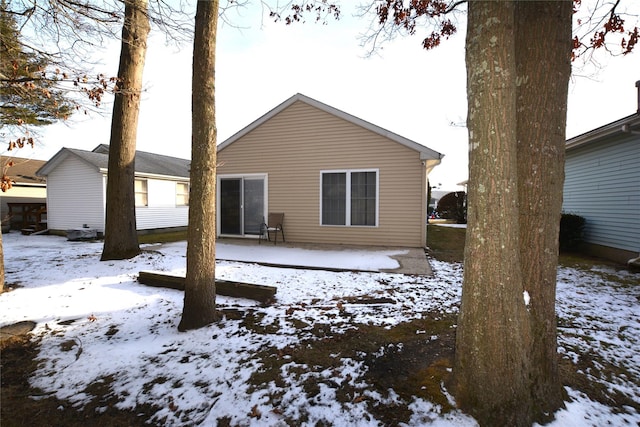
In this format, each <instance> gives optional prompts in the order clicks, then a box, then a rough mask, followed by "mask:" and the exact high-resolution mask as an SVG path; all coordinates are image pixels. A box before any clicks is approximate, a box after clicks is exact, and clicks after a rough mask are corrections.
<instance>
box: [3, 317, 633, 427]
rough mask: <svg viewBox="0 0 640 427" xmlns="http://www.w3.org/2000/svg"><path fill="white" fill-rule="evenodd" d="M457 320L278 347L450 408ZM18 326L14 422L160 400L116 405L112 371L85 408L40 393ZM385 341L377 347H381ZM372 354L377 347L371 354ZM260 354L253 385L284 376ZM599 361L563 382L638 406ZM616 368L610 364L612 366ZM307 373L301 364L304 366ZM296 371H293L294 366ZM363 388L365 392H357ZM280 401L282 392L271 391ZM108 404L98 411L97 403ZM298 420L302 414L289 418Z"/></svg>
mask: <svg viewBox="0 0 640 427" xmlns="http://www.w3.org/2000/svg"><path fill="white" fill-rule="evenodd" d="M238 316H242V317H243V318H242V321H243V323H244V324H245V325H248V326H250V325H251V324H252V323H257V322H256V320H257V319H252V318H251V315H250V314H247V313H244V314H242V313H239V314H238ZM454 323H455V318H453V317H449V318H447V317H442V316H435V315H434V316H433V317H432V318H429V317H426V318H423V319H419V320H413V321H411V322H407V323H403V324H400V325H398V326H396V327H394V328H391V329H387V328H383V327H373V326H360V327H358V328H355V329H352V330H349V331H347V332H346V333H343V334H339V335H326V334H325V333H324V332H322V331H323V328H322V325H318V328H317V331H318V332H317V336H316V337H315V339H313V340H311V341H309V342H303V343H300V344H299V345H297V346H295V347H288V348H285V349H283V350H280V351H281V352H282V353H283V354H286V355H287V356H288V357H287V358H286V360H288V361H289V362H290V361H295V362H298V363H300V364H304V365H306V366H314V367H317V369H326V368H330V367H331V366H332V364H333V363H335V358H334V357H331V356H330V355H332V354H336V353H340V354H342V355H343V356H344V357H351V358H354V359H359V360H362V361H364V363H365V364H366V365H367V367H368V370H367V374H366V376H367V377H366V378H364V380H366V382H367V383H368V384H370V385H371V387H372V389H371V390H372V391H373V390H375V391H377V392H378V393H381V394H382V395H386V394H387V393H388V392H389V389H393V390H394V391H395V392H396V393H397V394H398V395H399V396H400V397H401V398H403V399H402V400H404V401H411V396H419V397H422V398H424V399H427V400H429V401H432V402H434V403H436V404H439V405H441V406H442V407H443V410H444V411H447V410H449V409H451V406H450V404H449V401H448V399H447V397H446V396H445V395H444V394H443V390H442V384H443V383H444V384H446V383H447V382H448V380H449V375H450V371H451V367H452V362H453V357H454V347H455V333H454V331H455V329H454V328H452V325H453V324H454ZM416 329H420V330H424V331H425V332H426V334H427V335H428V336H430V337H437V339H431V340H429V341H428V342H427V344H426V345H425V336H423V335H417V334H416V333H415V331H416ZM14 332H16V333H15V334H3V337H2V341H1V344H0V351H1V371H0V373H1V381H2V393H1V402H0V407H1V413H0V424H1V425H2V426H3V427H13V426H16V427H17V426H26V425H29V426H32V425H37V426H98V425H99V426H114V427H115V426H138V425H140V426H142V425H147V426H148V425H149V424H147V421H148V420H149V419H151V416H152V415H153V414H154V413H155V412H156V411H157V409H158V408H154V407H152V406H146V407H137V408H136V409H135V410H133V411H123V410H118V409H116V408H115V406H114V405H115V403H116V402H117V397H115V396H114V395H113V393H112V392H111V389H110V383H109V379H108V378H107V379H105V381H103V382H101V383H100V384H99V385H94V386H92V387H91V389H88V390H86V392H87V393H88V394H90V395H92V396H95V397H94V400H93V401H92V402H91V403H90V404H89V405H87V406H85V407H84V408H74V407H72V406H71V405H70V404H69V403H68V402H65V401H61V400H59V399H56V398H55V397H53V396H51V395H45V394H42V392H41V391H40V390H37V389H33V388H31V387H30V386H29V377H30V376H31V374H32V373H33V371H34V370H35V369H36V367H37V363H38V362H37V359H36V358H37V355H38V348H39V339H38V337H36V336H32V335H31V333H30V332H28V331H26V330H22V331H14ZM381 348H384V349H385V350H384V353H383V354H382V355H380V353H379V349H381ZM374 354H375V355H374ZM260 357H262V361H263V366H264V369H263V370H261V371H260V372H259V373H255V374H254V375H253V376H252V377H251V380H250V383H251V386H252V387H261V385H262V384H266V383H269V382H271V381H276V382H277V381H279V380H280V376H281V375H282V372H281V370H280V366H281V365H282V363H284V362H283V360H285V358H282V357H273V351H272V350H270V349H265V351H264V354H262V355H260ZM595 367H598V369H600V370H601V371H603V374H606V369H607V364H606V361H602V360H597V361H596V360H593V359H591V358H590V357H589V355H586V354H585V355H582V357H581V358H580V362H579V363H578V364H576V365H574V364H572V363H571V362H569V361H568V360H564V359H561V360H560V369H561V373H562V381H563V383H564V384H565V385H568V386H571V387H572V388H574V389H577V390H580V391H583V392H584V393H586V394H587V395H588V396H589V397H590V398H591V399H593V400H596V401H599V402H601V403H603V404H606V405H609V406H614V407H615V406H617V407H622V406H624V405H627V406H631V407H634V408H636V409H637V410H640V404H639V403H637V402H633V401H630V400H629V398H627V397H626V396H624V395H622V394H615V393H612V392H611V391H610V390H605V389H604V388H603V387H602V386H598V385H597V384H594V383H593V382H591V381H589V380H588V379H587V378H586V377H585V375H584V374H583V372H585V371H586V370H587V368H591V370H593V369H594V368H595ZM612 369H613V368H612ZM300 374H301V375H302V374H304V373H303V372H301V373H300ZM293 375H295V373H293ZM328 381H329V382H328V383H327V384H326V385H329V386H332V387H335V388H339V387H340V390H339V392H338V393H337V395H338V398H339V400H341V401H345V402H347V401H354V400H357V399H365V398H364V397H362V395H361V393H362V391H361V390H360V391H357V390H350V389H348V387H341V386H339V385H338V384H331V383H330V380H328ZM304 387H305V391H307V393H309V394H310V395H313V390H315V389H318V390H319V386H318V384H316V383H308V384H304ZM359 393H360V394H359ZM271 398H272V399H273V400H274V401H276V400H277V399H278V398H279V397H278V396H271ZM371 405H372V406H371V407H370V408H369V409H370V412H371V413H372V414H375V416H376V418H377V419H378V420H380V421H381V422H383V423H384V424H385V425H398V424H399V423H401V422H406V421H408V420H409V417H410V415H411V411H410V410H409V409H408V408H407V407H406V406H405V405H396V406H380V405H379V406H374V404H373V403H372V404H371ZM104 407H107V408H108V409H107V410H106V411H104V412H97V411H96V408H104ZM286 421H287V423H288V424H289V425H296V424H300V423H301V422H304V420H286ZM218 425H219V426H224V425H229V422H228V420H225V419H220V420H219V422H218Z"/></svg>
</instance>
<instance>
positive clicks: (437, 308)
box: [0, 233, 640, 427]
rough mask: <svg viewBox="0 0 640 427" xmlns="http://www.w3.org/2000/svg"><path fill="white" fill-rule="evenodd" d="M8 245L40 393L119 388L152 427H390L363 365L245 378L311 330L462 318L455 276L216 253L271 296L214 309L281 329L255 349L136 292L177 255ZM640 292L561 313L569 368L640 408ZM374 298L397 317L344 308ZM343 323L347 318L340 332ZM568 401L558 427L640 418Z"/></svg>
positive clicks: (41, 242)
mask: <svg viewBox="0 0 640 427" xmlns="http://www.w3.org/2000/svg"><path fill="white" fill-rule="evenodd" d="M3 240H4V252H5V268H6V280H7V283H8V284H14V285H18V287H17V289H15V290H13V291H11V292H7V293H4V294H3V295H1V296H0V326H1V325H8V324H12V323H15V322H18V321H22V320H33V321H35V322H37V327H36V330H35V331H34V332H35V333H36V334H41V335H42V337H43V338H42V343H41V350H40V355H39V360H40V367H39V369H38V370H37V371H36V372H35V374H34V376H33V377H32V379H31V383H32V385H33V386H35V387H39V388H41V389H42V390H44V391H45V392H47V393H51V394H55V395H56V396H57V397H58V398H60V399H66V400H67V401H69V402H70V404H71V405H74V406H81V405H84V404H86V403H87V402H88V401H89V400H90V398H91V396H89V395H87V394H86V393H85V390H86V389H87V386H90V385H92V384H96V383H100V382H103V381H107V378H108V377H110V376H112V381H111V384H110V385H111V387H112V389H113V392H114V393H115V394H116V395H117V396H118V398H119V403H118V406H119V407H120V408H134V407H136V406H137V405H142V404H145V403H149V404H155V405H158V406H159V407H161V408H163V409H160V410H159V412H157V413H156V414H155V417H154V419H153V420H152V421H153V422H156V423H158V422H162V423H164V424H167V425H204V426H209V425H216V420H217V419H219V418H222V417H227V418H228V420H229V421H230V422H231V424H232V425H247V426H263V425H286V424H285V423H284V419H285V418H293V419H297V418H298V417H299V416H302V415H304V417H303V418H305V419H306V420H307V424H306V425H315V424H316V423H324V424H332V425H350V426H378V425H381V423H380V422H378V421H377V420H376V419H375V418H374V416H373V415H372V414H370V413H369V412H368V405H367V401H369V402H371V401H375V402H379V403H380V404H392V403H393V402H394V401H397V400H398V399H400V398H399V397H398V396H397V395H395V393H394V392H393V390H391V391H390V392H389V394H387V395H385V396H381V395H380V394H378V393H376V392H372V391H371V388H369V387H367V384H366V380H365V376H364V373H365V371H366V369H367V368H366V366H364V364H363V363H362V362H360V361H356V360H353V359H350V358H346V357H340V355H334V357H335V364H334V366H332V368H331V370H330V371H326V370H317V369H314V367H309V366H304V365H300V364H297V363H294V362H293V361H289V362H288V363H287V360H286V359H285V362H286V363H284V364H283V365H282V367H281V370H282V372H283V373H293V372H295V373H296V375H283V378H285V379H286V380H285V383H284V384H280V383H278V384H276V383H273V382H270V383H268V384H263V385H262V386H261V387H252V386H251V385H250V384H249V382H248V380H249V377H250V376H251V375H252V374H253V373H254V372H257V371H259V370H260V369H261V366H260V360H259V359H258V358H256V357H255V354H256V353H257V352H259V351H261V350H263V349H268V348H274V349H283V348H284V347H286V346H287V345H291V344H297V343H300V342H302V341H303V340H305V339H309V338H311V337H312V335H311V332H310V331H309V328H307V329H305V328H302V329H301V328H299V327H296V325H299V324H308V325H321V326H322V327H325V328H329V329H331V331H332V332H341V331H346V330H348V329H349V328H351V327H352V325H353V324H373V325H380V326H387V327H390V326H393V325H397V324H399V323H402V322H406V321H407V320H410V319H415V318H420V316H422V314H423V313H425V312H440V313H456V312H457V310H458V305H459V301H460V294H461V281H462V266H461V265H459V264H450V263H444V262H439V261H435V260H431V264H432V267H433V270H434V273H435V274H434V276H433V277H411V276H404V275H399V274H390V273H362V272H360V273H356V272H329V271H324V270H303V269H290V268H276V267H267V266H260V265H256V264H248V263H242V262H237V261H239V260H248V261H261V262H268V263H282V262H283V259H284V260H286V261H287V263H291V264H300V263H301V264H307V265H313V266H315V267H332V268H335V267H338V266H339V267H340V268H347V269H349V268H352V269H360V270H379V269H383V268H384V269H386V268H394V266H397V265H396V264H394V263H395V262H396V261H395V260H393V259H391V258H390V256H391V255H394V254H395V252H393V251H387V252H385V251H380V252H376V253H375V254H371V253H369V252H365V251H349V250H343V251H333V252H332V251H326V252H323V251H310V250H303V249H292V248H284V247H282V248H276V247H273V246H268V247H267V246H264V247H255V246H251V247H247V246H235V245H229V244H220V245H219V246H218V247H217V255H218V257H219V258H225V259H228V260H236V261H218V263H217V267H216V275H217V277H218V278H219V279H226V280H236V281H242V282H249V283H258V284H270V285H274V286H277V288H278V290H277V295H276V302H275V303H274V304H271V305H269V306H261V305H260V304H258V303H256V302H253V301H250V300H244V299H235V298H229V297H224V296H218V297H217V300H216V301H217V304H218V308H220V309H233V308H240V309H248V310H252V311H253V312H254V314H255V318H256V319H259V323H260V324H261V325H263V326H265V328H268V327H273V332H272V333H269V332H264V333H260V334H258V333H256V332H254V331H253V330H252V329H248V328H246V327H245V326H243V324H242V322H240V321H237V320H231V319H227V318H225V319H223V320H221V321H220V322H218V323H216V324H214V325H211V326H209V327H205V328H201V329H199V330H196V331H190V332H186V333H180V332H178V331H177V324H178V322H179V320H180V316H181V312H182V301H183V293H182V292H180V291H175V290H169V289H160V288H152V287H148V286H144V285H141V284H139V283H138V282H137V280H136V277H137V273H138V272H139V271H141V270H159V271H166V272H170V273H173V274H184V272H185V251H186V244H185V243H184V242H177V243H169V244H163V245H148V246H145V247H144V249H145V251H144V253H143V254H141V255H139V256H138V257H136V258H135V259H133V260H126V261H108V262H100V261H99V257H100V253H101V251H102V244H101V243H97V242H69V241H67V240H66V239H64V238H62V237H56V236H29V237H25V236H21V235H18V234H14V233H11V234H7V235H4V236H3ZM312 261H313V264H311V262H312ZM637 277H638V276H637V275H635V276H634V275H632V274H631V273H628V272H624V271H622V272H620V271H614V270H608V269H605V268H603V269H594V270H592V271H583V270H578V269H572V268H560V269H559V273H558V304H557V311H558V316H559V338H558V343H559V350H560V352H561V353H562V354H563V356H565V357H567V358H569V359H571V360H578V359H579V358H580V353H579V352H578V350H580V351H582V352H584V351H585V349H588V351H590V352H593V353H596V354H599V355H601V356H603V357H604V360H607V361H608V363H611V364H613V365H616V366H620V367H624V370H626V372H628V374H629V376H632V378H629V377H628V376H627V375H626V374H624V373H621V374H620V375H618V376H616V377H614V378H603V377H602V376H601V375H599V372H598V371H597V369H595V368H594V369H592V370H590V371H589V372H587V375H588V376H589V379H590V380H591V381H596V382H600V383H602V384H603V386H604V387H606V388H609V389H611V390H616V391H618V392H619V393H622V394H624V395H626V396H628V397H629V398H630V399H631V400H632V401H636V402H637V401H639V400H640V385H639V384H638V383H637V380H638V378H640V355H639V350H638V349H639V348H640V346H639V344H640V343H639V342H638V341H639V340H640V320H639V319H638V315H637V312H638V301H639V300H640V287H638V286H631V285H628V286H621V285H619V283H621V282H627V283H629V282H630V283H634V282H635V283H636V284H637ZM610 278H612V280H610ZM367 295H368V296H371V295H375V296H376V297H379V298H389V299H392V300H393V301H394V302H393V303H388V304H373V305H370V304H349V303H348V301H346V300H344V298H345V297H358V296H367ZM338 302H340V304H342V305H343V306H342V307H340V304H338ZM341 309H344V310H346V311H348V313H349V316H348V317H345V316H340V315H339V314H340V310H341ZM416 333H417V334H421V333H422V334H424V333H425V331H420V330H418V331H416ZM285 357H286V356H285ZM596 368H597V367H596ZM328 377H331V381H332V382H334V383H336V384H339V385H341V386H348V387H350V389H353V390H360V391H361V393H362V395H363V396H365V397H366V400H365V399H354V400H353V401H351V402H348V403H344V402H342V403H341V402H340V401H339V400H338V399H337V398H336V393H337V392H338V390H339V387H338V388H336V387H327V386H326V383H325V382H323V381H319V382H318V390H317V393H316V394H315V395H313V396H312V397H310V396H308V395H307V393H306V392H305V390H304V389H303V384H302V383H301V381H302V380H303V379H304V378H318V379H319V380H322V379H326V378H328ZM568 392H569V395H570V396H571V398H572V401H571V402H568V403H567V407H566V409H563V410H561V411H559V412H558V413H557V414H556V421H555V422H554V423H552V424H551V425H552V426H570V425H575V426H578V425H579V426H599V425H638V424H639V423H640V414H639V413H638V412H637V411H636V410H634V409H633V408H631V407H624V408H612V407H608V406H605V405H603V404H601V403H597V402H593V401H591V400H590V399H589V398H588V397H586V396H584V395H583V394H581V393H580V392H577V391H574V390H571V389H568ZM273 395H278V396H280V397H279V399H280V402H279V406H278V410H277V411H274V407H273V402H270V397H269V396H273ZM408 403H409V409H410V410H411V411H412V414H411V417H410V421H409V423H408V424H406V425H407V426H419V425H431V426H441V427H444V426H474V425H476V422H475V421H474V420H473V419H472V418H471V417H469V416H466V415H464V414H462V413H460V412H457V411H454V412H450V413H446V414H443V413H441V408H440V407H439V406H438V405H436V404H433V403H431V402H428V401H425V400H422V399H417V398H416V399H415V400H414V401H413V402H408ZM257 413H259V414H260V417H257V416H256V414H257ZM300 419H302V418H300Z"/></svg>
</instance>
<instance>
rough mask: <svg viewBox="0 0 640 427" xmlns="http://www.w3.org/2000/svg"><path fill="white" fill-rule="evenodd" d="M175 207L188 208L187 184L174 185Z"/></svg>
mask: <svg viewBox="0 0 640 427" xmlns="http://www.w3.org/2000/svg"><path fill="white" fill-rule="evenodd" d="M176 206H189V184H187V183H186V182H178V183H176Z"/></svg>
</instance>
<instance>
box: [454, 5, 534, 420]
mask: <svg viewBox="0 0 640 427" xmlns="http://www.w3.org/2000/svg"><path fill="white" fill-rule="evenodd" d="M468 7H469V13H468V24H467V25H468V30H467V53H466V64H467V93H468V103H469V107H468V118H467V125H468V129H469V145H470V151H469V173H470V175H469V195H468V202H469V205H468V209H469V210H468V225H467V238H466V245H465V257H464V284H463V292H462V304H461V308H460V314H459V318H458V329H457V337H456V360H455V368H454V375H455V379H454V381H455V384H454V390H455V395H456V400H457V402H458V404H459V405H460V407H461V408H462V409H464V410H466V411H468V412H469V413H470V414H471V415H473V416H474V417H476V419H477V420H478V421H479V422H480V425H509V426H525V425H531V418H530V417H531V402H530V399H529V397H530V394H529V389H528V384H529V383H528V372H529V359H528V354H527V350H528V349H529V342H528V341H529V335H528V332H529V323H528V318H527V311H526V306H525V304H524V299H523V285H522V273H521V269H520V245H519V234H518V229H519V218H518V180H517V157H516V148H517V147H516V97H515V94H516V62H515V60H516V58H515V38H514V2H512V1H500V2H493V1H487V2H484V1H477V2H469V4H468Z"/></svg>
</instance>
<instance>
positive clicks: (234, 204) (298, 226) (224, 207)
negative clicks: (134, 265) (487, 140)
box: [217, 94, 443, 247]
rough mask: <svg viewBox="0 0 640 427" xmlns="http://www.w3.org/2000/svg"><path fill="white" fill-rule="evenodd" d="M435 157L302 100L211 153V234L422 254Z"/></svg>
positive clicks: (290, 103) (286, 104)
mask: <svg viewBox="0 0 640 427" xmlns="http://www.w3.org/2000/svg"><path fill="white" fill-rule="evenodd" d="M442 157H443V155H442V154H440V153H438V152H436V151H434V150H432V149H430V148H428V147H426V146H424V145H422V144H419V143H417V142H415V141H412V140H409V139H407V138H405V137H403V136H400V135H398V134H396V133H393V132H391V131H388V130H386V129H383V128H381V127H379V126H376V125H374V124H372V123H369V122H367V121H365V120H362V119H360V118H358V117H355V116H352V115H350V114H348V113H345V112H343V111H341V110H338V109H336V108H334V107H331V106H329V105H327V104H323V103H321V102H319V101H316V100H315V99H312V98H309V97H307V96H305V95H302V94H296V95H294V96H292V97H291V98H289V99H287V100H286V101H284V102H283V103H281V104H280V105H278V106H276V107H275V108H274V109H272V110H271V111H269V112H267V113H266V114H265V115H263V116H262V117H260V118H258V119H257V120H255V121H254V122H252V123H251V124H249V125H248V126H246V127H245V128H243V129H241V130H240V131H239V132H237V133H236V134H235V135H233V136H232V137H230V138H229V139H227V140H226V141H224V142H222V143H221V144H220V145H219V146H218V164H219V167H218V183H217V184H218V190H217V198H218V199H217V215H218V218H217V224H218V225H217V227H218V230H217V234H218V235H220V236H233V237H246V238H257V236H258V234H259V232H260V224H261V223H262V221H263V219H264V218H266V217H267V215H268V213H269V212H284V213H285V217H284V230H285V233H284V234H285V236H286V239H287V242H308V243H330V244H355V245H385V246H404V247H423V246H425V244H426V219H427V205H428V201H427V177H428V175H429V172H430V171H431V170H432V169H433V168H434V167H435V166H436V165H438V164H439V163H440V161H441V159H442Z"/></svg>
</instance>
